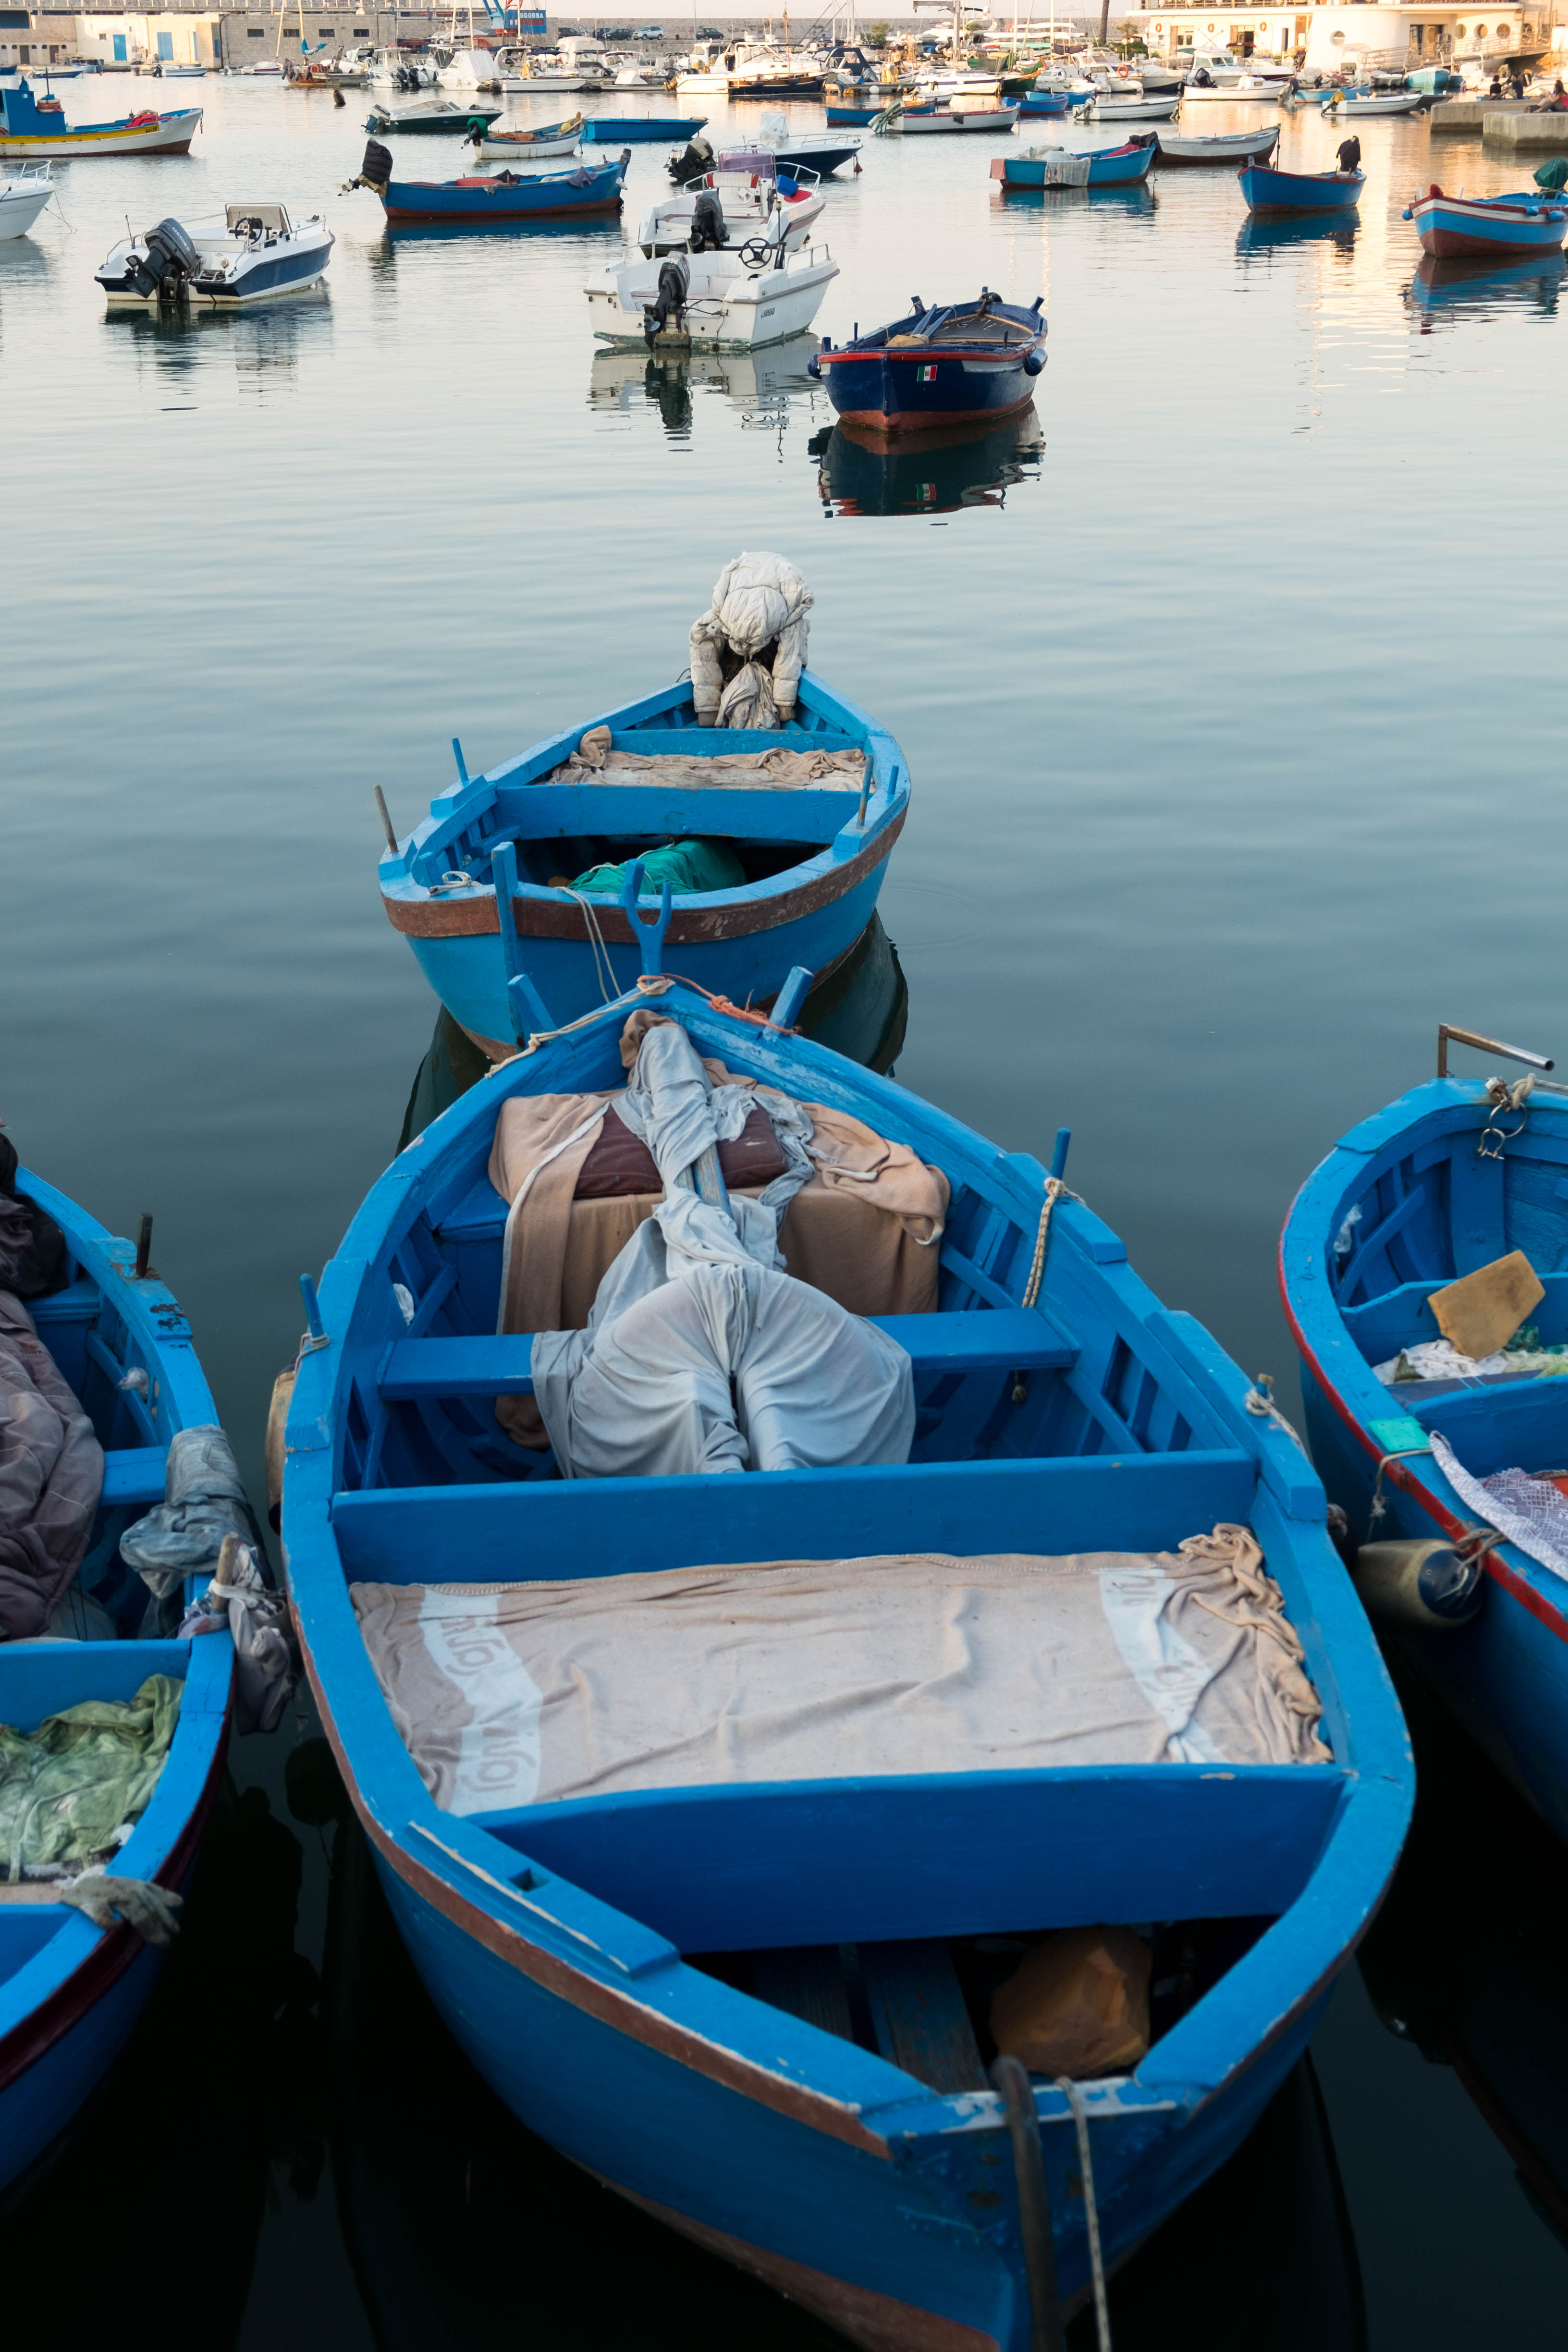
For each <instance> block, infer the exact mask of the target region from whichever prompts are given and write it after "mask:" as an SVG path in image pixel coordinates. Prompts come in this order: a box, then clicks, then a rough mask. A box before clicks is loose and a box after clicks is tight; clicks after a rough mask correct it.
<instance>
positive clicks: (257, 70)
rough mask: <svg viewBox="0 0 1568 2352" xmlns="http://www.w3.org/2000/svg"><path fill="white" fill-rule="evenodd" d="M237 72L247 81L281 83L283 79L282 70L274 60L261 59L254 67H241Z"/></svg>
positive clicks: (275, 59)
mask: <svg viewBox="0 0 1568 2352" xmlns="http://www.w3.org/2000/svg"><path fill="white" fill-rule="evenodd" d="M239 70H240V72H241V74H242V75H243V76H244V77H245V79H246V80H247V81H281V80H282V79H283V68H282V67H281V65H279V62H278V60H277V58H261V59H260V61H259V62H258V64H256V65H253V66H241V67H240V69H239Z"/></svg>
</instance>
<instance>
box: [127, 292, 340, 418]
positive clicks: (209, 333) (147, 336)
mask: <svg viewBox="0 0 1568 2352" xmlns="http://www.w3.org/2000/svg"><path fill="white" fill-rule="evenodd" d="M103 322H104V325H105V326H106V327H107V328H108V329H109V330H110V332H112V333H113V334H115V335H117V336H121V337H123V338H124V339H125V340H126V341H128V342H129V343H130V344H131V345H132V348H133V350H135V352H137V355H138V357H139V359H143V360H145V361H147V362H152V363H153V365H154V366H155V367H156V368H157V370H158V372H159V373H160V374H162V375H163V377H164V378H165V379H166V380H171V381H172V380H174V379H177V378H179V377H182V376H189V377H190V378H191V380H192V381H193V382H194V380H195V371H196V369H197V367H198V366H199V365H200V363H201V362H204V361H206V360H209V359H212V358H215V357H218V356H220V355H222V354H223V353H225V352H226V353H227V354H228V355H229V356H230V357H231V358H232V359H233V362H234V369H235V373H236V375H237V377H238V378H239V380H240V383H241V385H242V387H243V388H245V389H247V390H248V391H250V392H253V393H255V394H258V396H260V397H262V398H265V397H266V395H267V394H268V391H269V390H271V389H272V388H273V386H274V385H276V383H278V380H279V377H280V376H283V375H288V374H289V373H292V371H293V370H294V369H295V368H296V367H297V366H298V365H299V362H300V360H301V358H303V357H305V356H306V355H307V354H308V352H310V350H311V349H312V347H316V348H319V347H320V346H321V345H322V344H323V343H326V342H330V341H331V334H332V311H331V300H330V299H329V297H328V295H327V291H326V289H325V287H322V286H311V287H307V288H305V289H303V290H302V291H301V292H300V293H298V294H294V295H290V296H289V297H287V298H286V299H282V300H279V301H277V302H267V303H264V304H262V305H260V306H259V307H258V308H256V309H253V310H212V309H210V308H208V309H197V308H195V307H194V306H193V307H192V308H191V309H189V310H186V309H184V308H180V309H175V308H173V307H171V308H162V307H160V308H157V309H153V310H142V308H141V307H140V305H136V306H134V307H132V306H131V305H126V306H123V307H121V306H119V305H115V306H114V307H112V308H106V309H105V310H104V314H103Z"/></svg>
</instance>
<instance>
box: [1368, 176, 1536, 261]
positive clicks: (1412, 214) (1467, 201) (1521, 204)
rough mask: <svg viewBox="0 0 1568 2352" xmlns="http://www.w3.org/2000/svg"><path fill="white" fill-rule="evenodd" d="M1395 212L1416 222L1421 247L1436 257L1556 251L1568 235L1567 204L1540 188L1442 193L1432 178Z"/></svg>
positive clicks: (1448, 258) (1499, 257) (1480, 257)
mask: <svg viewBox="0 0 1568 2352" xmlns="http://www.w3.org/2000/svg"><path fill="white" fill-rule="evenodd" d="M1400 218H1401V220H1413V221H1414V222H1415V234H1416V236H1418V237H1419V238H1420V240H1421V250H1422V252H1423V253H1429V254H1431V255H1432V256H1433V257H1434V258H1435V259H1436V260H1438V261H1475V260H1484V259H1491V260H1495V261H1507V260H1510V259H1511V260H1516V261H1517V260H1522V259H1524V258H1525V257H1527V256H1528V255H1530V254H1537V253H1540V254H1550V253H1560V252H1561V251H1562V249H1563V237H1564V236H1565V235H1568V204H1565V203H1564V202H1563V198H1562V197H1561V196H1558V197H1556V198H1552V197H1547V196H1542V193H1541V191H1540V189H1539V188H1521V190H1519V192H1518V193H1517V194H1514V195H1510V196H1446V195H1445V194H1443V191H1442V189H1441V188H1440V187H1438V185H1437V184H1436V181H1434V182H1433V184H1432V185H1431V187H1430V189H1429V190H1428V192H1427V193H1426V195H1424V196H1421V197H1418V198H1417V200H1416V202H1415V204H1414V205H1405V210H1404V211H1403V212H1402V213H1401V215H1400Z"/></svg>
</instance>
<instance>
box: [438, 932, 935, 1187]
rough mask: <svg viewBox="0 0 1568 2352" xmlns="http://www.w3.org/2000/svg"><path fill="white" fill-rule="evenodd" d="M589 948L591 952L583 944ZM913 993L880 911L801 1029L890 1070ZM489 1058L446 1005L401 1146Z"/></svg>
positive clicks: (814, 995) (813, 998) (810, 1006)
mask: <svg viewBox="0 0 1568 2352" xmlns="http://www.w3.org/2000/svg"><path fill="white" fill-rule="evenodd" d="M584 952H586V950H584ZM909 1009H910V991H909V983H908V982H907V981H906V980H905V978H904V974H903V968H902V966H901V965H900V962H899V951H898V950H897V948H896V947H895V946H894V945H893V942H892V940H890V939H889V937H888V934H887V932H886V931H885V930H884V929H883V928H882V919H881V917H880V916H879V915H873V916H872V918H871V919H870V921H869V922H868V924H867V926H866V929H864V930H863V931H862V932H861V934H860V937H859V938H858V940H857V941H856V943H855V945H854V947H853V948H852V949H851V950H850V951H849V953H848V954H847V956H846V957H845V959H844V961H843V962H842V963H841V964H840V965H839V966H838V969H837V971H830V972H828V973H827V974H826V977H825V978H823V979H822V980H820V981H818V982H817V984H816V987H815V988H814V989H813V990H812V991H811V992H810V994H809V995H808V996H807V998H806V1000H805V1003H804V1005H803V1006H802V1007H801V1013H800V1022H799V1027H800V1030H801V1033H802V1034H803V1035H804V1036H806V1037H815V1038H816V1041H817V1043H818V1045H829V1046H831V1047H832V1049H833V1051H834V1052H835V1053H836V1054H844V1055H847V1056H848V1058H849V1060H850V1061H852V1062H860V1063H863V1064H864V1065H865V1066H866V1068H867V1069H868V1070H876V1071H879V1073H880V1074H881V1075H882V1076H886V1075H887V1074H888V1073H889V1071H890V1070H891V1069H892V1066H893V1064H894V1063H895V1061H896V1060H897V1059H898V1057H899V1055H900V1053H901V1052H902V1051H903V1045H904V1031H905V1027H906V1025H907V1024H908V1020H909ZM488 1069H489V1063H488V1062H487V1060H486V1059H485V1056H484V1055H483V1054H482V1053H481V1052H480V1050H479V1046H477V1045H475V1043H474V1041H473V1039H472V1038H471V1037H470V1036H469V1035H468V1033H467V1031H466V1030H463V1029H460V1028H459V1027H458V1024H457V1023H456V1022H455V1021H454V1020H453V1018H452V1016H451V1014H450V1013H448V1012H447V1008H446V1006H445V1005H444V1004H443V1005H442V1006H440V1008H439V1009H438V1011H437V1015H436V1031H435V1034H434V1036H433V1037H432V1038H431V1040H430V1046H429V1050H428V1052H427V1053H426V1055H425V1058H424V1060H423V1061H422V1062H421V1063H420V1065H419V1067H418V1069H417V1070H416V1073H415V1076H414V1087H413V1091H412V1092H411V1093H410V1095H409V1097H408V1108H407V1109H406V1110H405V1113H404V1115H403V1132H402V1134H401V1135H400V1136H399V1138H398V1143H397V1148H398V1150H399V1151H401V1150H403V1148H404V1146H405V1144H406V1143H407V1142H408V1140H409V1139H410V1138H411V1137H413V1136H416V1135H418V1134H420V1133H421V1132H422V1131H423V1130H424V1129H426V1127H427V1126H428V1125H429V1123H430V1121H431V1120H432V1119H433V1118H439V1117H440V1115H441V1113H442V1112H443V1111H444V1110H448V1109H449V1108H451V1106H452V1104H453V1103H455V1102H456V1101H457V1099H458V1096H459V1095H462V1094H466V1093H467V1092H468V1088H469V1087H471V1086H475V1085H477V1084H478V1082H479V1079H480V1078H482V1077H483V1076H484V1075H485V1072H486V1071H487V1070H488Z"/></svg>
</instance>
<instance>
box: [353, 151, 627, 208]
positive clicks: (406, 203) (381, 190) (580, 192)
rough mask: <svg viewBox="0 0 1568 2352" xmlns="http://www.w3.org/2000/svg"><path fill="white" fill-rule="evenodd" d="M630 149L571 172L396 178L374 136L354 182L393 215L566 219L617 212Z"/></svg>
mask: <svg viewBox="0 0 1568 2352" xmlns="http://www.w3.org/2000/svg"><path fill="white" fill-rule="evenodd" d="M629 159H630V151H629V150H626V149H623V151H622V152H621V153H620V155H619V156H618V157H617V158H616V162H615V163H599V164H595V165H592V166H579V167H578V168H577V169H576V170H574V171H570V172H531V173H528V174H527V176H526V177H522V176H521V175H519V174H518V173H513V172H497V173H491V174H488V175H487V174H484V173H474V174H473V175H472V176H471V177H469V178H467V179H461V180H395V179H394V178H393V177H392V157H391V156H390V155H389V154H388V152H387V151H386V149H385V148H384V147H383V146H381V145H380V144H378V142H376V141H375V140H374V139H372V140H370V141H368V142H366V145H365V151H364V162H363V163H362V164H361V166H360V170H359V174H358V177H357V178H356V179H354V180H352V181H351V182H350V183H349V184H350V186H351V187H363V188H373V189H374V192H375V194H377V195H378V196H379V197H380V198H381V201H382V204H383V205H384V208H385V212H386V217H387V219H388V220H389V221H438V222H445V223H448V224H450V225H451V226H457V227H462V228H483V227H486V226H492V225H494V224H497V223H500V222H502V221H507V222H512V221H531V220H561V219H563V218H565V217H566V216H567V215H577V214H587V213H616V212H619V210H620V208H621V190H622V186H623V184H624V183H625V180H626V164H627V163H628V161H629Z"/></svg>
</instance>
